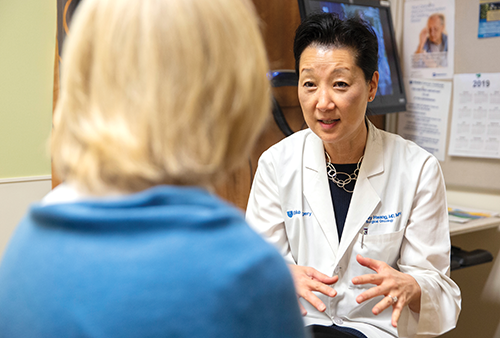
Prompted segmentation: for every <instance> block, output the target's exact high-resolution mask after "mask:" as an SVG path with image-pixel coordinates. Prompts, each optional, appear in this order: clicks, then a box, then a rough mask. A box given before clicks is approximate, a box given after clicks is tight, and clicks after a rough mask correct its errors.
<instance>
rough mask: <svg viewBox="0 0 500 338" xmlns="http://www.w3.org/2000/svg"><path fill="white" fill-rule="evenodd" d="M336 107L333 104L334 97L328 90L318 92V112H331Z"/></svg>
mask: <svg viewBox="0 0 500 338" xmlns="http://www.w3.org/2000/svg"><path fill="white" fill-rule="evenodd" d="M334 107H335V104H334V103H333V100H332V96H331V95H330V93H329V92H328V90H320V91H318V101H317V103H316V108H317V109H318V110H322V111H324V110H331V109H333V108H334Z"/></svg>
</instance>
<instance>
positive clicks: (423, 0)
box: [403, 0, 455, 79]
mask: <svg viewBox="0 0 500 338" xmlns="http://www.w3.org/2000/svg"><path fill="white" fill-rule="evenodd" d="M454 34H455V0H433V1H429V0H411V1H410V0H408V1H406V3H405V10H404V39H403V65H404V73H405V76H406V77H408V78H424V79H451V78H452V77H453V69H454V68H453V67H454V50H455V37H454Z"/></svg>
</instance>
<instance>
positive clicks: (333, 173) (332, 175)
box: [325, 150, 364, 193]
mask: <svg viewBox="0 0 500 338" xmlns="http://www.w3.org/2000/svg"><path fill="white" fill-rule="evenodd" d="M325 154H326V157H327V158H328V163H327V164H326V174H327V175H328V178H329V179H330V180H331V181H332V182H333V183H335V184H336V185H337V187H339V188H342V189H344V190H345V191H346V192H348V193H352V192H353V191H354V190H347V189H346V188H345V187H346V185H348V184H349V183H351V182H352V181H356V180H357V179H358V174H359V168H360V167H361V161H362V160H363V157H364V155H363V156H361V158H360V159H359V161H358V165H357V166H356V170H354V172H353V173H352V174H348V173H344V172H341V171H337V169H335V167H334V166H333V164H332V161H331V159H330V155H328V153H327V152H326V150H325ZM338 175H344V176H346V179H345V180H341V179H339V178H338Z"/></svg>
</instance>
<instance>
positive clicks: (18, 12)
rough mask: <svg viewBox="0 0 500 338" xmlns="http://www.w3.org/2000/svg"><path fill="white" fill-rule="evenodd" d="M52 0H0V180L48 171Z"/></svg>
mask: <svg viewBox="0 0 500 338" xmlns="http://www.w3.org/2000/svg"><path fill="white" fill-rule="evenodd" d="M55 38H56V1H55V0H0V179H2V178H11V177H25V176H37V175H50V157H49V155H48V152H47V151H46V140H47V138H48V137H49V135H50V128H51V118H52V84H53V74H54V50H55Z"/></svg>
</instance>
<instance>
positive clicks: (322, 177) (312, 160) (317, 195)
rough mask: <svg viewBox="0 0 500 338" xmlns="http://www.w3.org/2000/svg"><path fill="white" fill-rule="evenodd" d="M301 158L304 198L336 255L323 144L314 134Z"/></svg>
mask: <svg viewBox="0 0 500 338" xmlns="http://www.w3.org/2000/svg"><path fill="white" fill-rule="evenodd" d="M303 156H304V157H303V158H304V162H303V166H304V167H303V182H302V184H303V187H304V196H305V198H306V200H307V203H308V204H309V206H310V207H311V211H312V212H313V215H314V217H316V220H317V221H318V223H319V225H320V226H321V229H322V230H323V233H324V234H325V236H326V238H327V240H328V243H329V244H330V247H331V249H332V250H333V253H334V254H335V255H337V250H338V245H339V238H338V234H337V225H336V223H335V216H334V214H333V205H332V197H331V194H330V186H329V184H328V181H327V176H326V162H325V155H324V150H323V142H322V141H321V139H320V138H319V137H318V136H317V135H316V134H314V133H311V134H309V136H308V137H307V139H306V143H305V146H304V155H303Z"/></svg>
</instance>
